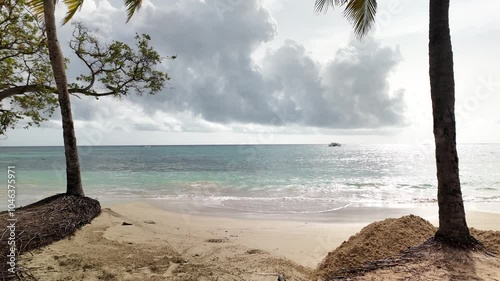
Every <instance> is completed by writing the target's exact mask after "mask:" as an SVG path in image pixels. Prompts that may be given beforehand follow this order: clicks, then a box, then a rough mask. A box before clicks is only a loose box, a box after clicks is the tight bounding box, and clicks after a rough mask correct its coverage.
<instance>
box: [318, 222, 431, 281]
mask: <svg viewBox="0 0 500 281" xmlns="http://www.w3.org/2000/svg"><path fill="white" fill-rule="evenodd" d="M435 232H436V229H435V227H434V226H433V225H432V224H431V223H430V222H428V221H426V220H424V219H422V218H420V217H417V216H414V215H409V216H404V217H401V218H398V219H394V218H390V219H386V220H383V221H378V222H374V223H372V224H369V225H367V226H366V227H364V228H363V229H362V230H361V231H360V232H359V233H357V234H356V235H354V236H351V237H350V238H349V240H348V241H344V243H342V244H341V245H340V246H339V247H338V248H337V249H335V250H334V251H332V252H330V253H328V255H327V256H326V257H325V259H324V260H323V261H322V262H321V264H320V265H319V267H318V273H319V275H320V276H321V277H322V278H324V279H328V280H330V279H329V278H331V277H332V276H337V275H338V274H339V272H346V271H349V270H351V269H355V268H359V267H362V266H363V265H365V264H367V263H369V262H371V261H379V260H383V262H382V263H380V262H379V263H377V267H378V266H379V265H380V264H385V265H387V264H392V263H393V261H392V260H390V261H389V262H388V261H387V260H385V259H388V258H392V257H395V256H398V255H399V254H400V252H401V251H404V250H407V249H408V248H411V247H415V246H418V245H420V244H422V243H423V242H424V241H426V240H427V239H428V238H429V237H432V236H433V235H434V233H435ZM370 268H373V266H370Z"/></svg>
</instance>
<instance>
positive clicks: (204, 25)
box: [75, 0, 405, 130]
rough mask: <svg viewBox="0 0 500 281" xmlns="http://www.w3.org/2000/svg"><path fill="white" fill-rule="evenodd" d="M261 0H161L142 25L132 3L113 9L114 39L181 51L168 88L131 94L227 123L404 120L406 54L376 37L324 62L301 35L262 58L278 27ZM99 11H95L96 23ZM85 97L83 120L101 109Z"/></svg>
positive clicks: (343, 124) (160, 107)
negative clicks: (396, 76)
mask: <svg viewBox="0 0 500 281" xmlns="http://www.w3.org/2000/svg"><path fill="white" fill-rule="evenodd" d="M256 2H257V1H255V0H248V1H247V0H245V1H229V2H228V3H233V4H234V3H236V4H234V5H230V6H224V7H226V9H225V10H220V7H218V8H219V10H217V7H215V6H214V3H215V2H214V1H203V2H202V1H196V0H185V1H179V2H175V1H162V2H158V1H157V2H153V5H155V6H154V7H153V6H146V7H144V8H143V9H142V10H141V11H140V12H139V13H138V14H137V15H136V17H135V18H134V19H133V21H132V22H131V23H129V25H130V26H133V28H125V27H128V25H127V26H124V24H123V23H122V21H123V18H124V16H123V11H112V12H108V19H109V21H110V22H111V23H113V24H112V25H111V26H110V27H109V28H108V30H106V31H104V32H105V36H106V37H112V38H113V39H116V40H124V41H129V39H127V38H132V36H133V34H132V33H131V32H130V31H129V30H138V32H139V33H148V34H150V35H151V36H152V37H153V41H154V45H155V48H156V49H157V50H158V51H159V52H160V53H161V54H162V55H163V56H169V55H174V54H175V55H177V56H178V58H177V59H176V60H175V61H170V60H168V61H166V62H165V64H164V67H165V70H166V71H168V73H169V74H170V76H171V77H172V81H171V84H170V85H169V86H168V87H167V88H166V89H165V90H164V91H163V92H162V93H159V94H157V95H156V96H142V97H130V98H129V100H130V101H133V102H134V103H137V104H140V105H142V106H143V108H144V112H145V113H146V114H150V115H153V114H155V112H157V111H163V112H169V113H176V112H179V113H186V112H189V113H190V114H191V115H192V116H194V117H196V118H201V119H203V120H206V121H210V122H214V123H221V124H231V123H241V124H247V123H254V124H262V125H282V124H298V125H304V126H312V127H324V128H341V129H346V128H380V127H386V126H399V125H402V124H404V122H403V119H404V118H403V114H404V111H405V105H404V101H403V90H399V91H396V92H395V93H390V92H389V84H388V80H387V79H388V76H389V75H390V73H391V71H392V70H393V69H394V67H395V66H396V65H397V64H398V62H399V61H400V60H401V55H400V53H399V51H398V50H397V49H392V48H387V47H381V46H380V44H379V42H377V41H375V40H373V39H371V38H367V39H365V40H364V42H363V43H359V42H357V41H353V42H351V43H350V44H349V46H347V47H346V48H343V49H341V50H339V51H338V52H337V54H336V55H335V57H334V58H333V60H332V61H330V62H329V63H327V64H325V65H322V64H319V63H318V62H316V61H314V60H313V59H312V58H311V57H310V56H309V55H308V54H307V52H306V50H305V49H304V47H303V46H302V45H301V44H300V43H297V42H294V41H291V40H288V41H286V42H285V43H284V44H283V45H282V46H281V47H280V48H278V49H277V50H270V51H268V52H267V54H266V55H265V57H264V59H263V62H262V65H257V64H256V63H255V62H254V60H253V59H252V53H253V52H254V51H255V50H256V49H257V48H258V47H259V46H260V45H261V44H262V43H263V42H268V41H271V40H272V39H273V38H274V37H275V35H276V29H277V28H276V26H275V24H274V23H273V21H272V18H271V16H270V14H269V13H268V12H267V11H266V10H265V9H263V8H262V7H260V6H259V5H257V3H256ZM92 16H93V15H89V18H87V19H86V21H87V24H88V25H90V26H92V24H93V22H92ZM95 17H98V18H102V17H100V15H95ZM94 24H95V22H94ZM99 25H102V22H100V23H99ZM101 30H102V28H101ZM89 102H93V103H96V102H97V103H98V101H89ZM79 104H80V105H78V106H82V108H80V109H78V108H75V115H76V117H77V118H80V119H83V120H87V119H90V118H93V117H95V114H91V113H88V112H87V111H88V110H92V109H91V107H92V106H83V105H82V104H83V102H80V103H79ZM94 108H95V107H94ZM140 126H141V128H142V129H147V130H151V129H154V126H152V125H140ZM144 126H146V127H144ZM186 129H188V128H186Z"/></svg>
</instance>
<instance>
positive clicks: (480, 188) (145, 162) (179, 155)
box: [0, 144, 500, 213]
mask: <svg viewBox="0 0 500 281" xmlns="http://www.w3.org/2000/svg"><path fill="white" fill-rule="evenodd" d="M458 150H459V157H460V174H461V175H460V176H461V182H462V191H463V195H464V200H465V202H466V203H471V204H472V203H473V204H482V203H493V204H494V205H495V206H500V204H499V203H500V161H499V159H500V145H499V144H467V145H465V144H464V145H459V147H458ZM79 152H80V162H81V170H82V177H83V186H84V191H85V193H86V195H87V196H90V197H93V198H97V199H99V200H100V201H102V202H110V201H120V200H137V199H153V200H196V201H201V202H206V203H207V204H213V205H218V206H221V207H224V208H230V209H236V210H241V211H251V212H263V213H318V212H326V211H331V210H336V209H341V208H344V207H346V206H388V205H391V206H394V205H401V206H402V205H405V204H419V203H426V202H427V203H428V202H435V198H436V194H437V190H436V186H437V182H436V177H435V173H436V169H435V162H434V151H433V146H431V145H354V144H352V145H349V144H345V145H342V146H341V147H328V146H327V145H215V146H208V145H207V146H91V147H90V146H89V147H80V150H79ZM0 162H1V166H2V168H3V170H4V171H3V172H2V175H1V180H2V182H4V183H5V184H4V188H3V191H2V192H1V193H0V194H1V195H0V200H1V201H0V202H7V166H9V165H10V166H15V172H16V190H17V195H16V200H17V205H18V206H20V205H26V204H28V203H31V202H35V201H37V200H39V199H42V198H44V197H46V196H50V195H53V194H55V193H61V192H64V191H65V188H66V184H65V168H64V149H63V147H0ZM165 202H166V201H165ZM3 205H5V206H6V205H7V203H5V204H3ZM5 206H2V208H1V209H6V207H5ZM498 211H499V212H500V210H498Z"/></svg>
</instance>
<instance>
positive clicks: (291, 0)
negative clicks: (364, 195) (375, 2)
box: [2, 0, 500, 145]
mask: <svg viewBox="0 0 500 281" xmlns="http://www.w3.org/2000/svg"><path fill="white" fill-rule="evenodd" d="M427 2H428V1H412V0H379V9H378V16H377V26H376V28H375V29H374V30H373V31H372V32H371V33H370V34H369V35H368V36H367V37H365V38H364V39H363V40H361V41H360V40H357V39H355V38H354V37H353V35H352V32H351V26H350V25H349V23H348V22H347V21H346V20H345V19H344V18H343V17H342V14H341V12H340V11H339V10H335V11H330V12H329V13H327V14H321V15H317V14H315V13H314V11H313V8H314V1H313V0H310V1H304V0H279V1H278V0H177V1H175V0H156V1H155V0H150V1H145V4H144V5H143V7H142V9H141V10H140V11H139V12H138V13H136V15H135V16H134V18H133V19H132V20H131V21H130V22H129V23H128V24H125V20H126V18H125V11H124V8H123V7H122V1H119V0H85V5H84V7H83V8H82V10H81V11H80V12H79V13H77V14H76V16H75V18H74V20H78V21H83V22H84V23H85V24H86V25H87V26H88V27H90V28H92V29H95V28H97V29H98V30H99V34H100V36H102V38H106V39H109V40H120V41H124V42H132V40H131V39H132V38H133V36H134V34H135V33H136V32H138V33H147V34H149V35H151V37H152V44H153V45H154V47H155V48H156V49H157V50H158V52H160V54H161V55H162V56H170V55H177V57H178V58H177V59H176V60H174V61H171V60H165V61H164V63H163V64H162V65H161V66H159V68H160V69H161V70H164V71H166V72H168V73H169V75H170V76H171V77H172V80H171V81H170V84H169V85H167V87H166V88H165V89H164V90H163V91H162V92H161V93H158V94H157V95H155V96H140V97H139V96H130V97H128V98H126V99H123V100H116V99H113V98H101V99H100V100H99V101H96V100H95V99H86V98H84V99H81V100H78V99H74V98H73V99H72V101H73V109H74V115H75V116H74V117H75V120H76V129H77V135H78V140H79V144H82V145H89V144H92V145H110V144H204V143H207V144H225V143H234V144H249V143H252V144H264V143H328V142H331V141H338V142H344V143H409V144H420V143H429V142H432V119H431V104H430V90H429V78H428V55H427V54H428V51H427V44H428V39H427V38H428V36H427V32H428V3H427ZM479 9H480V10H481V11H480V12H474V11H477V10H479ZM499 9H500V2H498V0H482V1H481V7H479V6H478V4H477V1H473V0H454V1H452V7H451V15H450V16H451V28H452V40H453V48H454V55H455V79H456V111H457V121H458V141H459V142H461V143H471V142H472V143H477V142H481V143H484V142H500V110H499V106H500V95H499V92H500V68H499V66H498V61H500V53H499V52H498V46H499V45H500V33H499V32H500V18H499V17H498V15H497V11H498V10H499ZM64 13H65V10H64V7H63V6H61V5H60V6H58V18H59V19H61V18H62V16H63V15H64ZM59 31H60V39H61V42H62V45H63V49H64V51H65V53H66V54H67V55H68V56H70V51H69V48H67V41H68V39H69V38H70V34H71V31H72V27H71V26H70V25H67V26H64V27H61V28H60V30H59ZM81 70H82V68H81V66H79V65H77V64H71V65H70V66H69V69H68V72H69V76H70V77H74V76H75V75H77V74H78V72H79V71H81ZM60 126H61V125H60V122H59V121H58V120H57V118H56V119H54V120H53V121H50V122H48V123H45V124H44V125H43V127H42V128H33V129H30V130H23V129H17V130H14V131H10V132H9V133H8V139H7V140H3V141H2V144H3V145H60V144H62V132H61V129H60Z"/></svg>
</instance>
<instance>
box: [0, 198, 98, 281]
mask: <svg viewBox="0 0 500 281" xmlns="http://www.w3.org/2000/svg"><path fill="white" fill-rule="evenodd" d="M100 213H101V205H100V204H99V202H98V201H97V200H95V199H91V198H88V197H82V196H76V195H67V194H57V195H54V196H51V197H48V198H45V199H42V200H40V201H38V202H36V203H33V204H30V205H28V206H25V207H22V208H19V209H16V210H15V213H14V217H9V213H8V212H7V211H4V212H1V213H0V221H2V222H5V223H7V224H10V222H8V219H13V218H14V219H16V220H17V221H16V222H15V240H14V241H15V247H16V256H17V257H18V256H19V255H20V254H22V253H25V252H29V251H31V250H34V249H37V248H40V247H43V246H46V245H49V244H51V243H53V242H56V241H59V240H61V239H64V238H66V237H69V236H71V235H73V234H74V233H75V232H76V230H78V229H80V228H81V227H82V226H84V225H86V224H88V223H90V222H91V221H92V219H93V218H95V217H97V216H98V215H99V214H100ZM9 236H10V230H8V229H6V228H5V229H4V230H3V232H2V234H1V237H0V246H1V248H0V249H1V251H0V253H1V255H0V263H1V266H0V280H9V278H11V277H9V272H7V269H8V264H7V254H8V253H9V247H11V246H12V245H9V244H8V242H9ZM17 257H16V260H17ZM16 266H17V265H16ZM17 269H18V270H19V271H18V272H17V273H18V275H19V274H21V275H22V274H23V273H22V272H21V271H20V270H21V268H17ZM26 274H28V275H29V273H26Z"/></svg>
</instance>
